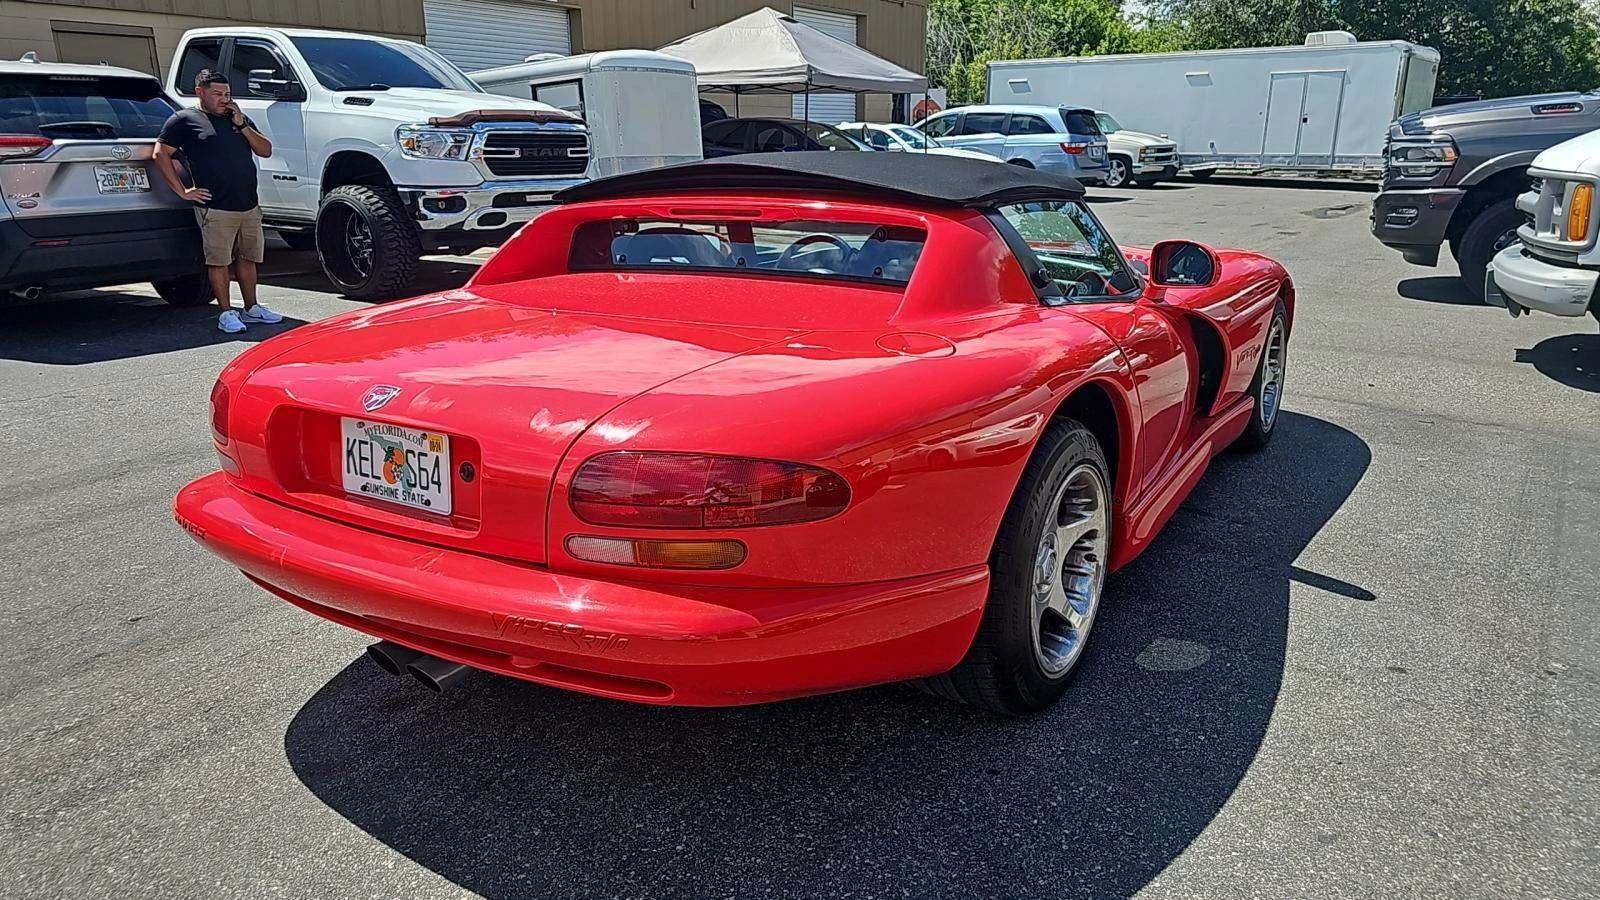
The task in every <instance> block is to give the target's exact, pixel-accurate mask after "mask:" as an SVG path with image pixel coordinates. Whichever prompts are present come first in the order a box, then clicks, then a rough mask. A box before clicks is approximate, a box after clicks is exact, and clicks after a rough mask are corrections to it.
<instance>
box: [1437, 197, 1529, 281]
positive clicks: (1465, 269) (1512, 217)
mask: <svg viewBox="0 0 1600 900" xmlns="http://www.w3.org/2000/svg"><path fill="white" fill-rule="evenodd" d="M1523 220H1524V217H1523V215H1522V212H1521V211H1520V210H1518V209H1517V198H1515V197H1505V198H1503V199H1500V200H1496V201H1495V202H1493V203H1491V204H1489V205H1488V206H1485V207H1484V208H1483V209H1481V210H1479V211H1478V214H1477V215H1476V216H1474V217H1473V218H1472V221H1471V222H1470V223H1468V224H1467V228H1466V230H1465V231H1463V232H1461V237H1460V238H1458V239H1457V240H1454V241H1452V242H1451V243H1450V252H1451V253H1452V254H1454V255H1455V258H1456V265H1457V266H1459V267H1460V269H1461V280H1462V281H1464V282H1466V285H1467V290H1468V291H1469V292H1470V293H1471V294H1472V296H1473V297H1476V298H1477V299H1478V300H1480V301H1481V300H1482V299H1483V279H1484V276H1486V275H1487V274H1488V273H1489V260H1491V259H1494V255H1495V254H1496V253H1499V252H1500V251H1501V250H1504V249H1505V248H1507V247H1509V246H1511V245H1512V244H1514V243H1516V240H1517V226H1518V225H1521V224H1522V222H1523Z"/></svg>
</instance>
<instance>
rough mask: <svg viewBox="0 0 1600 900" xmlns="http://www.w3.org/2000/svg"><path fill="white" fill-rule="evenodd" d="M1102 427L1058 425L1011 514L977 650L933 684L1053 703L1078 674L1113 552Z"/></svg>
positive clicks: (975, 700)
mask: <svg viewBox="0 0 1600 900" xmlns="http://www.w3.org/2000/svg"><path fill="white" fill-rule="evenodd" d="M1109 472H1110V468H1109V467H1108V466H1107V465H1106V458H1105V454H1104V452H1102V450H1101V448H1100V443H1099V441H1097V440H1095V437H1094V434H1093V433H1092V432H1090V431H1089V429H1087V428H1085V427H1084V426H1083V425H1082V424H1081V423H1079V422H1077V421H1075V420H1072V419H1060V420H1057V421H1055V422H1052V423H1050V425H1049V427H1048V428H1046V429H1045V433H1044V435H1043V436H1042V437H1040V439H1039V446H1038V447H1036V448H1035V449H1034V453H1033V457H1032V458H1031V459H1030V460H1029V461H1028V466H1027V468H1026V469H1025V470H1024V471H1023V473H1022V480H1021V482H1020V484H1019V485H1018V486H1017V493H1016V495H1015V496H1013V497H1012V498H1011V504H1010V506H1009V507H1007V509H1006V514H1005V517H1004V519H1002V520H1001V524H1000V533H999V534H998V535H997V536H996V538H995V543H994V550H993V552H992V553H991V554H990V558H989V571H990V580H989V599H988V602H987V603H986V604H985V606H984V610H983V620H982V622H981V623H980V624H979V625H978V633H977V635H976V636H975V637H974V638H973V640H972V646H971V647H970V648H968V650H967V655H966V656H965V657H964V658H963V659H962V660H961V663H960V664H959V665H957V666H956V667H955V668H954V669H952V670H951V671H949V672H946V673H945V674H943V675H938V676H935V677H933V678H930V679H927V680H926V681H924V682H923V684H924V686H925V687H926V688H927V689H928V690H930V691H932V692H933V693H935V694H938V695H940V696H942V697H946V698H948V699H950V700H955V701H958V702H962V703H968V704H971V705H973V706H977V707H981V708H983V709H987V710H990V711H993V712H997V713H1004V714H1008V715H1023V714H1026V713H1031V712H1037V711H1039V710H1042V709H1045V708H1047V707H1049V706H1050V705H1051V704H1053V703H1055V702H1056V700H1057V699H1059V698H1060V697H1061V695H1062V693H1063V692H1065V691H1066V689H1067V687H1068V685H1069V684H1071V682H1072V677H1073V675H1074V674H1076V672H1077V670H1078V662H1079V660H1080V659H1081V658H1082V655H1083V649H1084V646H1085V644H1086V643H1087V641H1088V639H1089V630H1090V627H1091V626H1093V624H1094V617H1095V612H1096V611H1097V610H1098V609H1099V606H1100V594H1101V590H1102V588H1103V587H1104V585H1105V576H1106V568H1107V565H1108V563H1109V562H1110V557H1111V521H1112V517H1111V497H1112V493H1111V479H1110V476H1109Z"/></svg>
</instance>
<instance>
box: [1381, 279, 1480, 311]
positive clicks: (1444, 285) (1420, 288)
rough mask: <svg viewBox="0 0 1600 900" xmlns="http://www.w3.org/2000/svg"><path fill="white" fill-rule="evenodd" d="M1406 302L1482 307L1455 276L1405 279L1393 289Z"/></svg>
mask: <svg viewBox="0 0 1600 900" xmlns="http://www.w3.org/2000/svg"><path fill="white" fill-rule="evenodd" d="M1395 289H1396V290H1398V291H1399V292H1400V296H1402V297H1404V298H1406V299H1407V300H1422V301H1424V302H1427V303H1447V304H1450V305H1452V306H1484V305H1485V304H1484V302H1483V301H1482V300H1479V299H1478V298H1477V297H1474V296H1472V292H1471V291H1469V290H1467V283H1466V282H1465V281H1462V280H1461V279H1460V278H1459V277H1457V276H1455V275H1429V276H1427V277H1425V278H1407V279H1404V280H1403V281H1401V282H1400V284H1399V285H1397V286H1396V288H1395Z"/></svg>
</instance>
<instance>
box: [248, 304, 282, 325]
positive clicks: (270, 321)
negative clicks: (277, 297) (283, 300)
mask: <svg viewBox="0 0 1600 900" xmlns="http://www.w3.org/2000/svg"><path fill="white" fill-rule="evenodd" d="M240 318H242V319H244V320H245V321H246V322H259V323H261V324H263V325H276V324H278V323H279V322H282V321H283V316H281V315H279V314H278V313H275V312H273V311H272V310H270V309H267V306H266V304H264V303H257V304H256V305H255V306H252V307H250V308H249V309H247V310H245V311H244V315H242V316H240Z"/></svg>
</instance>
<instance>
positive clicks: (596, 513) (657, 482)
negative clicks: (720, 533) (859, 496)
mask: <svg viewBox="0 0 1600 900" xmlns="http://www.w3.org/2000/svg"><path fill="white" fill-rule="evenodd" d="M848 505H850V486H849V485H848V484H846V483H845V480H844V479H843V478H841V477H839V476H838V475H836V474H834V473H832V472H829V471H828V470H827V469H819V468H817V467H816V466H807V465H802V464H800V463H791V462H779V461H776V460H770V459H745V458H744V457H738V456H706V455H701V454H695V453H658V452H634V451H626V450H623V451H616V452H612V453H602V454H600V455H599V456H596V457H593V458H592V459H590V460H589V461H588V462H585V463H584V464H583V465H582V466H579V467H578V473H577V475H576V476H574V477H573V479H572V511H573V512H575V513H577V514H578V518H580V519H582V520H583V521H585V522H588V523H590V524H592V525H617V526H622V527H638V528H747V527H750V526H755V525H790V524H794V523H796V522H815V521H816V520H818V519H826V518H827V517H829V516H832V515H835V514H837V513H839V512H841V511H843V510H844V508H845V507H846V506H848Z"/></svg>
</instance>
